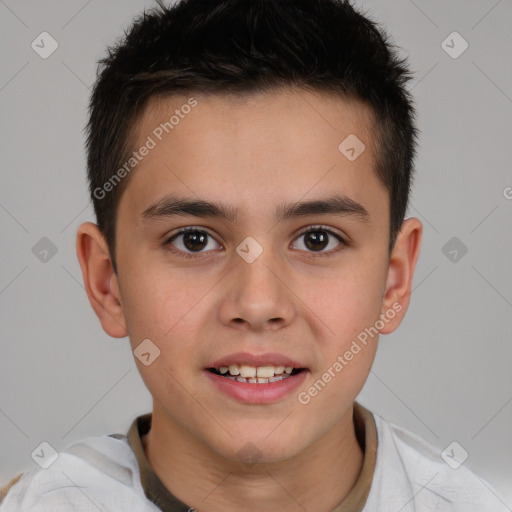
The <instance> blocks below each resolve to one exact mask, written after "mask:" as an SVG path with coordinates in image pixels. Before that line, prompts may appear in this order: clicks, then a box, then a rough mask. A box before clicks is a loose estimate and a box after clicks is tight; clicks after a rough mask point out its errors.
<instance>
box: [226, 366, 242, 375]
mask: <svg viewBox="0 0 512 512" xmlns="http://www.w3.org/2000/svg"><path fill="white" fill-rule="evenodd" d="M229 374H230V375H240V371H239V370H238V365H237V364H231V365H229Z"/></svg>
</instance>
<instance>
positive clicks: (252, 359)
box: [206, 352, 305, 368]
mask: <svg viewBox="0 0 512 512" xmlns="http://www.w3.org/2000/svg"><path fill="white" fill-rule="evenodd" d="M232 364H238V365H242V364H244V365H247V366H255V367H259V366H267V365H274V366H291V367H292V368H305V366H304V365H303V364H301V363H299V362H298V361H296V360H294V359H291V358H289V357H287V356H285V355H283V354H279V353H277V352H267V353H265V354H258V355H255V354H251V353H249V352H237V353H234V354H229V355H227V356H224V357H221V358H220V359H217V360H215V361H212V362H211V363H209V364H208V365H207V366H206V368H220V367H221V366H230V365H232Z"/></svg>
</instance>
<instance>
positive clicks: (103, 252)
mask: <svg viewBox="0 0 512 512" xmlns="http://www.w3.org/2000/svg"><path fill="white" fill-rule="evenodd" d="M76 252H77V255H78V261H79V262H80V267H81V268H82V276H83V279H84V285H85V291H86V292H87V297H89V302H90V303H91V306H92V309H94V312H95V313H96V315H98V318H99V319H100V322H101V325H102V327H103V330H104V331H105V332H106V333H107V334H108V335H110V336H112V337H113V338H123V337H125V336H126V335H127V334H128V333H127V330H126V322H125V318H124V313H123V308H122V302H121V294H120V291H119V283H118V280H117V275H116V273H115V272H114V267H113V265H112V260H111V258H110V252H109V250H108V245H107V242H106V240H105V237H104V236H103V234H102V233H101V231H100V230H99V228H98V226H97V225H96V224H93V223H92V222H85V223H84V224H82V225H81V226H80V227H79V228H78V232H77V236H76Z"/></svg>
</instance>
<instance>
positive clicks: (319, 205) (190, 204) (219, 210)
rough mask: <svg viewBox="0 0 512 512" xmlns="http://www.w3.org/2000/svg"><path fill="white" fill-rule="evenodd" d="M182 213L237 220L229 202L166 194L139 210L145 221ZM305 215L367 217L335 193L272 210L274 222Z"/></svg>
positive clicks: (351, 202)
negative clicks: (166, 195) (142, 210)
mask: <svg viewBox="0 0 512 512" xmlns="http://www.w3.org/2000/svg"><path fill="white" fill-rule="evenodd" d="M185 215H191V216H194V217H205V218H220V219H224V220H226V221H229V222H234V221H236V219H237V215H238V210H237V209H236V208H234V207H232V206H230V205H226V204H223V203H219V202H209V201H204V200H201V199H188V198H180V197H175V196H168V197H164V198H163V199H161V200H160V201H158V202H157V203H155V204H153V205H152V206H150V207H149V208H147V209H146V210H144V212H143V213H142V217H143V219H144V220H149V221H150V220H157V219H161V218H170V217H174V216H185ZM306 215H340V216H343V217H351V218H354V219H356V220H359V221H362V222H367V221H368V220H369V217H370V215H369V213H368V211H367V210H366V208H365V207H364V206H363V205H361V204H359V203H357V202H355V201H354V200H352V199H350V198H349V197H347V196H344V195H335V196H332V197H329V198H326V199H316V200H311V201H299V202H296V203H284V204H280V205H278V207H277V208H276V210H275V212H274V221H275V222H280V221H282V220H287V219H291V218H296V217H303V216H306Z"/></svg>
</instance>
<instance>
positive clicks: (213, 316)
mask: <svg viewBox="0 0 512 512" xmlns="http://www.w3.org/2000/svg"><path fill="white" fill-rule="evenodd" d="M408 78H409V73H408V70H407V68H406V64H405V62H403V61H400V60H399V59H398V58H397V56H396V54H395V53H394V51H393V50H392V48H391V47H390V46H389V45H387V44H386V42H385V37H384V36H383V35H382V34H381V33H380V31H379V30H378V28H377V27H376V26H375V25H374V24H373V23H372V22H370V21H369V20H367V19H366V18H364V17H363V16H361V15H360V14H358V13H357V12H356V11H355V10H354V9H353V8H352V7H351V6H350V5H349V4H348V3H346V2H342V1H337V0H294V1H288V0H251V1H240V0H215V1H213V0H194V1H192V0H184V1H182V2H180V3H179V4H177V5H176V6H174V7H172V8H166V7H165V6H164V5H163V4H159V9H155V10H154V11H152V12H150V13H146V14H145V15H144V16H143V17H141V18H140V19H138V20H137V21H136V22H135V23H134V25H133V27H132V28H131V30H130V31H129V32H128V33H127V36H126V37H125V39H124V40H123V41H121V42H120V43H119V44H118V45H117V46H116V47H115V48H113V49H111V50H110V53H109V56H108V57H107V58H106V59H105V60H104V61H103V68H102V70H101V74H100V75H99V77H98V80H97V82H96V85H95V88H94V92H93V95H92V99H91V110H90V120H89V125H88V141H87V148H88V173H89V183H90V191H91V198H92V201H93V203H94V207H95V212H96V216H97V223H98V224H97V225H95V224H92V223H85V224H83V225H82V226H80V228H79V230H78V235H77V253H78V258H79V261H80V265H81V268H82V273H83V278H84V283H85V287H86V290H87V295H88V297H89V300H90V302H91V306H92V307H93V309H94V311H95V312H96V314H97V315H98V317H99V319H100V321H101V323H102V326H103V329H104V330H105V331H106V332H107V333H108V334H109V335H111V336H113V337H119V338H121V337H125V336H129V338H130V343H131V346H132V349H133V351H134V355H135V361H136V363H137V366H138V368H139V370H140V372H141V375H142V378H143V379H144V382H145V384H146V385H147V387H148V389H149V391H150V392H151V394H152V397H153V411H152V413H151V414H146V415H143V416H141V417H138V418H136V419H135V420H134V421H133V423H132V426H131V428H130V430H129V432H128V433H127V435H123V434H112V435H110V436H107V435H104V436H97V437H91V438H88V439H85V440H84V441H83V442H81V443H77V444H75V445H73V446H71V447H69V448H68V449H67V450H65V451H63V452H61V453H60V454H59V457H58V458H57V460H56V461H55V462H54V463H53V464H52V465H50V466H49V467H48V468H47V469H45V470H43V469H41V470H39V471H33V472H29V473H26V474H24V475H23V476H22V477H21V478H20V479H19V480H18V481H16V482H14V483H13V485H12V486H11V488H10V489H9V491H8V493H7V495H6V497H5V498H4V500H3V502H2V505H1V507H0V509H1V510H2V511H6V512H10V511H15V510H27V511H29V510H34V511H35V510H51V511H57V510H81V511H82V510H84V511H85V510H101V511H114V510H116V511H117V510H123V511H126V510H133V511H135V510H137V511H151V510H153V511H154V510H164V511H187V510H188V511H192V510H199V511H209V512H218V511H234V510H240V509H243V510H248V511H262V510H274V509H275V510H281V511H295V510H307V511H312V512H313V511H314V512H328V511H336V512H341V511H344V512H345V511H347V512H348V511H351V512H352V511H362V510H364V511H376V510H379V511H388V510H389V511H399V510H401V511H413V510H415V511H423V510H446V511H455V510H464V511H472V510H474V511H484V510H489V511H491V510H492V511H493V512H494V511H500V510H506V507H504V506H503V504H502V503H501V502H500V501H499V500H498V499H497V498H496V496H495V495H494V493H493V491H491V490H490V489H489V487H488V485H487V484H485V483H484V482H482V480H481V479H479V478H478V477H476V476H475V475H473V474H472V473H471V472H470V471H469V470H467V469H466V468H465V467H464V466H462V467H460V468H459V469H458V470H457V471H454V470H453V469H452V468H450V467H449V466H448V465H447V464H446V463H445V462H444V461H443V460H442V459H441V458H440V456H439V452H438V450H436V449H434V448H433V447H430V446H429V445H427V444H426V443H425V442H424V441H422V440H421V439H419V438H418V437H417V436H415V435H413V434H412V433H409V432H407V431H405V430H404V429H401V428H399V427H396V426H394V425H391V424H389V423H387V422H386V421H385V420H383V419H382V418H380V417H379V416H377V415H374V414H372V413H371V412H370V411H368V410H366V409H365V408H364V407H362V406H361V405H359V404H358V403H357V402H355V399H356V397H357V395H358V393H359V391H360V390H361V388H362V387H363V384H364V382H365V380H366V378H367V376H368V374H369V371H370V369H371V365H372V362H373V359H374V357H375V353H376V350H377V341H378V337H379V334H380V333H382V334H388V333H390V332H392V331H394V330H395V329H396V328H397V327H398V326H399V324H400V322H401V321H402V319H403V317H404V315H405V312H406V310H407V307H408V304H409V298H410V293H411V283H412V278H413V272H414V268H415V264H416V261H417V258H418V254H419V250H420V242H421V235H422V225H421V223H420V222H419V221H418V220H417V219H414V218H409V219H406V220H404V218H405V213H406V210H407V204H408V197H409V192H410V187H411V179H412V176H411V174H412V168H413V166H412V163H413V157H414V153H415V141H416V133H417V132H416V128H415V126H414V123H413V118H414V110H413V106H412V101H411V98H410V97H409V95H408V93H407V92H406V90H405V84H406V82H407V80H408Z"/></svg>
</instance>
